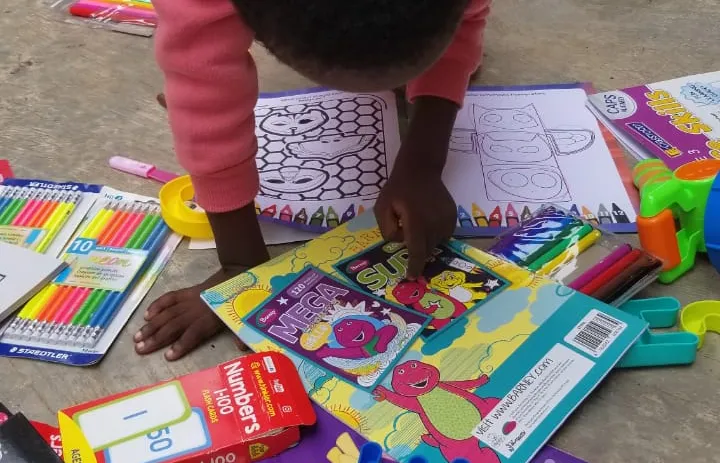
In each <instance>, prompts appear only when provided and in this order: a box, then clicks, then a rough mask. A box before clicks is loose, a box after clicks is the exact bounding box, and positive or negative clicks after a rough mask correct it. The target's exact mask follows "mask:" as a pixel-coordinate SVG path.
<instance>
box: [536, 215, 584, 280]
mask: <svg viewBox="0 0 720 463" xmlns="http://www.w3.org/2000/svg"><path fill="white" fill-rule="evenodd" d="M591 231H593V227H592V226H591V225H588V224H585V225H583V226H582V227H573V228H572V230H570V233H569V234H568V235H566V236H565V237H563V238H562V239H561V240H560V241H558V242H557V243H556V244H555V245H554V246H553V247H552V248H551V249H550V250H549V251H547V252H546V253H545V254H543V255H541V256H539V257H538V258H537V259H535V260H534V261H532V262H531V263H530V265H528V266H527V268H528V270H532V271H533V272H537V271H538V270H540V269H541V268H542V266H543V265H545V264H547V263H548V262H550V261H551V260H553V259H554V258H556V257H557V256H559V255H560V254H562V253H563V252H565V250H567V249H569V248H570V246H572V245H574V244H575V243H577V242H578V241H580V240H581V239H582V238H583V237H585V236H586V235H587V234H588V233H590V232H591Z"/></svg>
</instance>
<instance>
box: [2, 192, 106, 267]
mask: <svg viewBox="0 0 720 463" xmlns="http://www.w3.org/2000/svg"><path fill="white" fill-rule="evenodd" d="M100 188H101V187H100V186H99V185H87V184H83V183H70V182H68V183H56V182H49V181H45V180H23V179H15V178H8V179H5V180H4V181H3V182H2V183H1V184H0V241H4V242H6V243H10V244H15V245H18V246H23V247H26V248H29V249H32V250H33V251H37V252H39V253H43V254H48V255H51V256H54V257H58V256H59V255H60V252H61V251H62V250H63V248H64V247H65V245H66V244H67V241H68V239H70V237H71V236H72V234H73V232H74V231H75V229H76V228H77V226H78V225H79V224H80V222H81V221H82V219H83V217H85V214H87V212H88V211H89V210H90V208H91V207H92V205H93V204H94V203H95V199H96V198H97V196H98V193H99V191H100Z"/></svg>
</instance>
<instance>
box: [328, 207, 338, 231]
mask: <svg viewBox="0 0 720 463" xmlns="http://www.w3.org/2000/svg"><path fill="white" fill-rule="evenodd" d="M325 221H326V223H327V226H328V227H329V228H335V227H337V226H338V225H340V217H338V215H337V212H335V209H333V207H332V206H330V207H328V211H327V216H326V217H325Z"/></svg>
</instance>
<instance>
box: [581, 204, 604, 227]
mask: <svg viewBox="0 0 720 463" xmlns="http://www.w3.org/2000/svg"><path fill="white" fill-rule="evenodd" d="M582 217H583V219H585V220H587V221H588V222H590V223H591V224H593V225H598V224H599V223H600V222H598V219H597V217H595V214H593V213H592V211H591V210H590V209H589V208H588V207H586V206H583V207H582Z"/></svg>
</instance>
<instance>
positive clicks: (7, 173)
mask: <svg viewBox="0 0 720 463" xmlns="http://www.w3.org/2000/svg"><path fill="white" fill-rule="evenodd" d="M6 178H13V171H12V169H11V168H10V163H9V162H7V161H6V160H5V159H0V182H2V181H3V180H5V179H6Z"/></svg>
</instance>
